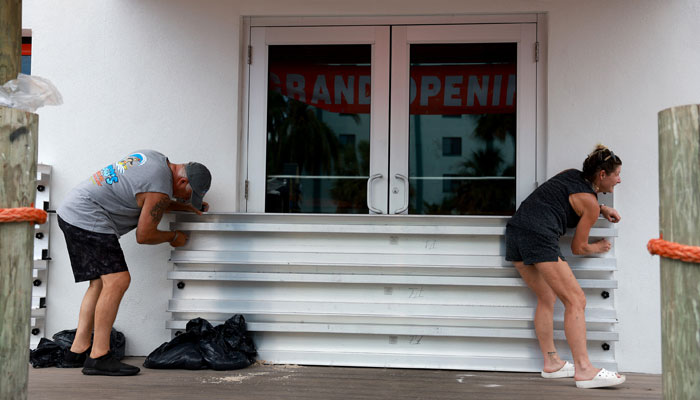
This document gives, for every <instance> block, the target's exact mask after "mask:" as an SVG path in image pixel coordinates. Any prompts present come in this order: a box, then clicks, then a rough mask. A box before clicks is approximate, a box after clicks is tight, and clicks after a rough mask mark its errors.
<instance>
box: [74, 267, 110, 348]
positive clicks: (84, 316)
mask: <svg viewBox="0 0 700 400" xmlns="http://www.w3.org/2000/svg"><path fill="white" fill-rule="evenodd" d="M101 291H102V280H100V279H93V280H91V281H90V286H88V289H87V291H86V292H85V296H84V297H83V302H82V303H81V304H80V314H79V315H78V329H76V331H75V339H73V345H72V346H71V348H70V351H72V352H73V353H78V354H79V353H83V352H85V351H86V350H87V349H88V348H89V347H90V339H91V338H92V330H93V328H94V325H95V306H96V305H97V299H98V298H99V297H100V292H101Z"/></svg>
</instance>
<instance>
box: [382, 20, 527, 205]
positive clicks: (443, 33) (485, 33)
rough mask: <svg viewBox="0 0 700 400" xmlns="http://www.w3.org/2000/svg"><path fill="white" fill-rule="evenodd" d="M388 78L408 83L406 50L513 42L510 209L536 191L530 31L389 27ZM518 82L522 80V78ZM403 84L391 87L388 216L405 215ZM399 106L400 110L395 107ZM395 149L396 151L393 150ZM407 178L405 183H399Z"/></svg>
mask: <svg viewBox="0 0 700 400" xmlns="http://www.w3.org/2000/svg"><path fill="white" fill-rule="evenodd" d="M391 40H392V53H391V78H392V80H393V81H394V82H396V81H398V82H402V81H403V82H408V81H409V76H410V75H409V74H410V50H409V49H410V46H411V45H412V44H431V43H503V42H508V43H513V42H515V43H517V44H518V50H517V52H518V53H517V54H518V56H517V73H516V76H517V81H516V82H517V89H516V93H517V95H516V103H517V104H516V118H517V122H516V127H517V128H516V129H517V133H516V135H517V140H516V151H515V154H516V168H515V169H516V171H515V182H516V190H515V204H516V207H517V206H518V205H519V204H520V203H521V202H522V201H523V200H525V198H526V197H527V196H528V195H529V194H530V193H531V192H532V191H533V190H534V189H535V188H536V187H537V184H536V182H537V176H536V175H537V156H536V152H537V117H536V112H537V111H536V110H537V109H536V102H537V90H536V79H537V70H536V60H535V52H534V49H535V43H536V41H537V37H536V26H535V24H532V23H521V24H470V25H413V26H405V25H404V26H393V27H392V35H391ZM523 78H524V79H523ZM409 92H410V88H409V85H395V84H394V85H392V86H391V104H392V107H391V117H390V119H389V120H390V121H391V133H390V135H389V137H390V142H391V150H394V151H395V153H392V154H391V155H390V157H389V175H390V176H389V178H390V180H391V182H390V185H389V186H390V187H391V191H390V195H389V210H390V211H389V212H390V213H391V214H396V213H397V211H400V212H398V213H400V214H406V213H407V212H408V210H407V208H408V204H406V202H407V198H408V196H407V192H406V190H408V187H407V186H408V185H409V182H410V176H409V149H410V148H409V136H410V135H409V116H410V115H409ZM398 104H401V106H400V107H398V106H397V105H398ZM396 150H398V151H396ZM405 178H408V179H405Z"/></svg>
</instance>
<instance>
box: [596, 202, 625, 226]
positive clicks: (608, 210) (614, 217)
mask: <svg viewBox="0 0 700 400" xmlns="http://www.w3.org/2000/svg"><path fill="white" fill-rule="evenodd" d="M600 213H601V214H602V215H603V217H605V219H607V220H608V221H610V222H615V223H618V222H620V220H621V219H622V217H621V216H620V213H618V212H617V210H616V209H614V208H612V207H608V206H606V205H601V206H600Z"/></svg>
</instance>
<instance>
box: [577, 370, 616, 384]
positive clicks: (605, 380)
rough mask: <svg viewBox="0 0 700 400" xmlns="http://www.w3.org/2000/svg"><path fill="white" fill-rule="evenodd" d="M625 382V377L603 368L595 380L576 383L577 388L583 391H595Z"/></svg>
mask: <svg viewBox="0 0 700 400" xmlns="http://www.w3.org/2000/svg"><path fill="white" fill-rule="evenodd" d="M624 381H625V376H624V375H620V376H619V377H618V376H617V373H615V372H610V371H608V370H607V369H605V368H601V369H600V371H599V372H598V374H597V375H596V376H594V377H593V379H591V380H588V381H576V387H577V388H581V389H593V388H599V387H608V386H615V385H619V384H621V383H623V382H624Z"/></svg>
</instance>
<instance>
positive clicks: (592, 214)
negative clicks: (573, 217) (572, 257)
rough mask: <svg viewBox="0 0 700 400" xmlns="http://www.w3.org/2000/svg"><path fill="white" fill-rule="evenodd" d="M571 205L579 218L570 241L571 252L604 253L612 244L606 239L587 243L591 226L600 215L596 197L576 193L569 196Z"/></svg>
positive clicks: (579, 253)
mask: <svg viewBox="0 0 700 400" xmlns="http://www.w3.org/2000/svg"><path fill="white" fill-rule="evenodd" d="M569 201H570V202H571V206H572V207H573V208H574V211H576V213H577V214H579V215H580V216H581V219H580V220H579V222H578V225H576V233H574V239H573V240H572V241H571V252H572V253H574V254H576V255H585V254H596V253H605V252H607V251H608V250H610V247H611V246H612V245H611V244H610V242H609V241H608V240H607V239H601V240H598V241H597V242H595V243H588V235H589V234H590V233H591V228H592V227H593V224H595V222H596V220H597V219H598V215H600V206H599V205H598V200H597V199H596V197H595V196H594V195H592V194H590V193H576V194H572V195H571V196H569Z"/></svg>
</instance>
